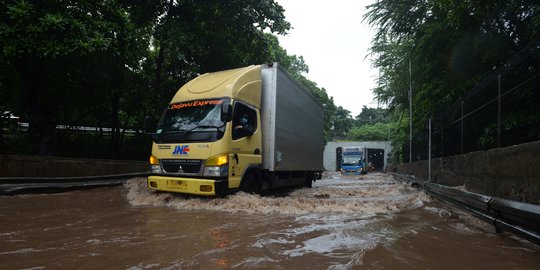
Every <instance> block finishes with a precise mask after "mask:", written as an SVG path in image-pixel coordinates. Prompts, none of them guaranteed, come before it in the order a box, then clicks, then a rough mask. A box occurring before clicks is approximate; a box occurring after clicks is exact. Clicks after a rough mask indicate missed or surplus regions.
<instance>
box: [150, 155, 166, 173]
mask: <svg viewBox="0 0 540 270" xmlns="http://www.w3.org/2000/svg"><path fill="white" fill-rule="evenodd" d="M150 172H151V173H163V170H162V169H161V165H159V159H158V158H157V157H155V156H150Z"/></svg>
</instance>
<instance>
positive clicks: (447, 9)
mask: <svg viewBox="0 0 540 270" xmlns="http://www.w3.org/2000/svg"><path fill="white" fill-rule="evenodd" d="M368 9H369V11H368V13H367V15H366V17H365V19H366V20H367V21H368V22H369V23H370V24H371V25H372V26H373V27H374V28H376V29H377V33H376V36H375V38H374V40H373V41H372V47H371V53H372V56H373V57H374V59H375V61H374V65H375V67H377V68H379V69H380V71H381V78H380V81H381V84H380V86H378V87H376V88H375V89H374V94H375V96H376V98H377V99H378V100H379V101H380V102H382V103H385V104H388V106H389V109H390V110H391V111H394V112H396V113H397V114H398V115H399V114H402V113H404V112H407V111H408V107H409V106H408V90H409V82H410V81H412V86H413V104H414V110H413V113H414V115H413V122H414V124H413V127H414V126H417V127H418V126H424V125H425V122H426V120H427V118H428V117H430V115H433V114H434V113H435V112H438V111H440V110H442V109H444V108H446V107H447V106H449V105H451V104H453V103H454V102H456V101H457V100H458V99H459V98H460V97H461V96H462V95H463V93H464V92H465V91H466V90H468V89H470V88H471V87H472V86H474V85H475V84H476V83H477V82H479V80H480V79H481V78H483V77H485V76H486V75H487V74H489V73H491V72H492V71H493V70H494V69H496V68H498V67H500V66H502V65H504V63H506V61H507V59H509V58H510V56H512V55H514V54H515V53H517V52H519V51H520V50H521V49H523V48H526V47H531V48H534V47H536V46H537V45H538V44H540V38H539V37H540V35H539V33H538V31H537V29H538V28H537V27H538V26H539V21H540V10H539V9H538V3H537V1H533V0H516V1H503V0H498V1H458V0H450V1H446V0H444V1H443V0H427V1H412V0H381V1H377V2H376V3H374V4H372V5H370V6H369V7H368ZM409 64H410V66H411V67H412V69H411V76H410V77H409ZM410 78H412V80H410ZM415 131H417V130H416V129H415ZM399 137H401V136H399Z"/></svg>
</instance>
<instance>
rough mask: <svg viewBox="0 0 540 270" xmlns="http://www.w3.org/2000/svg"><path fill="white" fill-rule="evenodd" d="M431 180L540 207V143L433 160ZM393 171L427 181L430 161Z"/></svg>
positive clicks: (397, 168) (414, 163)
mask: <svg viewBox="0 0 540 270" xmlns="http://www.w3.org/2000/svg"><path fill="white" fill-rule="evenodd" d="M431 168H432V181H433V182H435V183H439V184H443V185H448V186H461V185H465V188H466V189H467V190H468V191H471V192H475V193H480V194H484V195H488V196H494V197H501V198H505V199H510V200H515V201H521V202H527V203H533V204H540V142H534V143H526V144H521V145H516V146H511V147H506V148H499V149H491V150H488V151H482V152H474V153H469V154H465V155H460V156H452V157H446V158H437V159H433V160H432V164H431ZM392 169H393V170H394V171H398V172H400V173H407V174H413V175H415V176H416V177H417V178H420V179H422V180H427V179H428V161H427V160H424V161H418V162H413V163H411V164H402V165H400V166H394V167H393V168H392Z"/></svg>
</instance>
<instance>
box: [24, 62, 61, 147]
mask: <svg viewBox="0 0 540 270" xmlns="http://www.w3.org/2000/svg"><path fill="white" fill-rule="evenodd" d="M16 68H17V71H18V73H19V75H20V77H21V84H22V92H23V95H22V96H23V99H24V104H25V106H26V117H27V119H26V120H27V121H28V125H29V126H28V133H29V134H30V137H31V142H32V145H31V147H32V149H31V150H32V153H37V154H39V155H50V154H52V153H53V148H52V140H53V138H54V133H55V129H56V123H55V119H54V118H53V116H52V115H51V110H49V109H48V108H51V107H52V105H51V104H47V102H46V101H44V100H46V99H44V98H43V97H45V96H46V86H45V83H44V81H43V73H42V70H43V64H42V63H41V61H39V60H38V59H37V58H35V57H32V56H29V55H26V56H24V57H22V58H21V59H19V61H17V62H16Z"/></svg>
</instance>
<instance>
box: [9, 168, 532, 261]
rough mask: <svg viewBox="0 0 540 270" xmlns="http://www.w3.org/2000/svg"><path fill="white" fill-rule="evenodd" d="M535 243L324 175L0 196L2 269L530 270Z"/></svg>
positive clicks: (423, 199) (411, 192)
mask: <svg viewBox="0 0 540 270" xmlns="http://www.w3.org/2000/svg"><path fill="white" fill-rule="evenodd" d="M539 265H540V248H539V247H538V246H536V245H533V244H531V243H529V242H525V241H522V240H519V239H518V238H515V237H512V236H511V235H507V234H494V229H493V227H492V226H490V225H487V224H486V223H483V222H481V221H479V220H477V219H475V218H473V217H471V216H469V215H468V214H466V213H463V212H460V211H458V210H456V209H454V208H451V207H448V206H443V205H441V204H440V203H439V202H436V201H433V200H432V199H431V198H430V197H429V196H428V195H426V194H425V193H423V192H422V191H418V190H416V189H414V188H412V187H409V186H408V185H407V184H404V183H400V182H398V181H395V180H394V179H393V178H392V177H391V176H389V175H386V174H382V173H372V174H369V175H363V176H350V177H341V176H340V175H338V174H328V175H326V177H325V178H324V179H323V180H320V181H317V182H316V183H315V184H314V187H313V188H312V189H300V190H294V191H291V192H290V193H289V194H288V195H287V196H283V194H279V195H278V196H266V197H260V196H255V195H250V194H245V193H237V194H235V195H231V196H228V197H226V198H217V199H208V198H188V197H183V196H178V195H173V194H167V193H153V192H151V191H149V190H148V189H147V188H146V186H145V179H142V178H137V179H131V180H129V181H128V182H127V183H126V184H125V185H124V186H121V187H114V188H101V189H92V190H84V191H74V192H67V193H58V194H46V195H44V194H42V195H19V196H5V197H0V269H60V268H61V269H538V267H539Z"/></svg>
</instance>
